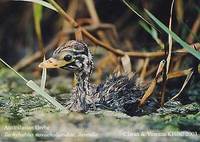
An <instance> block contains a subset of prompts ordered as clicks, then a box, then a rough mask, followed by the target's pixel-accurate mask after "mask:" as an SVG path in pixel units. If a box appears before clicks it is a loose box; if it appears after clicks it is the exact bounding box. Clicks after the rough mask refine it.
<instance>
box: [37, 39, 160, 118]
mask: <svg viewBox="0 0 200 142" xmlns="http://www.w3.org/2000/svg"><path fill="white" fill-rule="evenodd" d="M93 64H94V63H93V59H92V55H91V52H90V51H89V49H88V47H87V45H86V44H85V43H83V42H80V41H75V40H71V41H69V42H67V43H65V44H63V45H61V46H60V47H58V48H57V49H56V50H55V51H54V53H53V56H52V57H51V58H50V59H48V60H46V61H44V62H42V63H41V64H40V65H39V67H45V68H62V69H66V70H69V71H72V72H74V74H75V75H76V78H77V83H76V85H75V87H74V88H73V90H72V96H71V99H70V101H69V102H67V108H68V109H70V110H71V111H78V112H86V111H88V110H97V109H109V110H113V111H121V112H123V113H126V114H128V115H130V116H133V115H142V114H147V113H150V112H152V111H153V110H155V108H156V102H155V101H154V100H153V99H150V100H148V101H147V102H146V103H145V105H144V106H143V107H139V101H140V98H141V97H142V96H143V95H144V90H145V88H144V87H143V86H142V85H141V83H140V82H139V81H138V79H137V77H136V75H132V76H131V77H128V76H127V75H113V76H112V77H111V78H109V79H107V80H106V81H105V82H104V83H101V84H99V85H94V84H92V83H90V76H91V74H92V70H93Z"/></svg>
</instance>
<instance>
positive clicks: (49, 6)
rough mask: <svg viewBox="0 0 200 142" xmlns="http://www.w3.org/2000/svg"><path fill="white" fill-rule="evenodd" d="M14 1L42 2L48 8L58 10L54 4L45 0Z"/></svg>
mask: <svg viewBox="0 0 200 142" xmlns="http://www.w3.org/2000/svg"><path fill="white" fill-rule="evenodd" d="M13 1H24V2H32V3H37V4H40V5H42V6H44V7H46V8H49V9H51V10H54V11H57V9H55V7H54V6H52V5H51V4H50V3H48V2H46V1H43V0H13Z"/></svg>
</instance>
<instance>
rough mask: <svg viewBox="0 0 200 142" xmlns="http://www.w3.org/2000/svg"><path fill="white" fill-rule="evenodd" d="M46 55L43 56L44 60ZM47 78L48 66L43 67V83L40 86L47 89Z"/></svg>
mask: <svg viewBox="0 0 200 142" xmlns="http://www.w3.org/2000/svg"><path fill="white" fill-rule="evenodd" d="M45 60H46V59H45V56H44V58H43V62H44V61H45ZM46 80H47V69H46V68H42V78H41V85H40V87H41V88H42V89H43V90H45V84H46Z"/></svg>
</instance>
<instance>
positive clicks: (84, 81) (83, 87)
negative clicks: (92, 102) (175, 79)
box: [75, 72, 90, 95]
mask: <svg viewBox="0 0 200 142" xmlns="http://www.w3.org/2000/svg"><path fill="white" fill-rule="evenodd" d="M75 76H76V80H77V81H76V88H77V89H78V90H79V91H80V93H81V94H82V95H89V92H90V82H89V77H90V75H89V74H87V73H85V72H81V73H77V74H75Z"/></svg>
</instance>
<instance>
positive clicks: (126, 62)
mask: <svg viewBox="0 0 200 142" xmlns="http://www.w3.org/2000/svg"><path fill="white" fill-rule="evenodd" d="M121 62H122V67H123V70H124V72H125V73H131V71H132V68H131V60H130V58H129V56H128V55H124V56H123V57H122V58H121Z"/></svg>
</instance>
